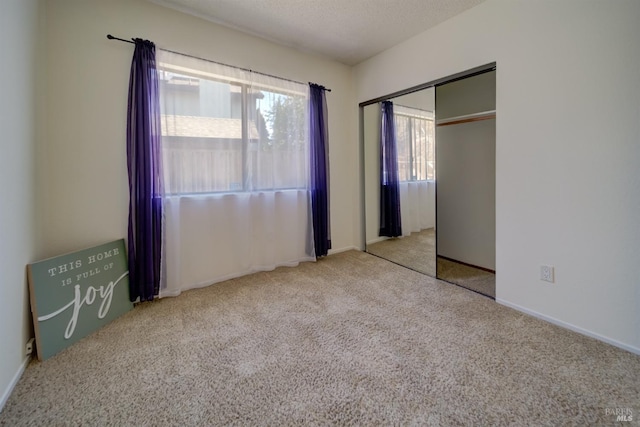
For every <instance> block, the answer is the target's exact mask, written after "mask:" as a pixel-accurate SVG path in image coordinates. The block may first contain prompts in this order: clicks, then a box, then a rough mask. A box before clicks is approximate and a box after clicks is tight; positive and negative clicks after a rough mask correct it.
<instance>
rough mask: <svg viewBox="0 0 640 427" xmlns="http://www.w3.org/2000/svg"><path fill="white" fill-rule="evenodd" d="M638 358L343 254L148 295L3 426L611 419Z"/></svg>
mask: <svg viewBox="0 0 640 427" xmlns="http://www.w3.org/2000/svg"><path fill="white" fill-rule="evenodd" d="M639 402H640V357H639V356H636V355H634V354H631V353H629V352H627V351H624V350H621V349H618V348H616V347H613V346H610V345H608V344H605V343H602V342H600V341H596V340H594V339H591V338H588V337H585V336H582V335H579V334H577V333H574V332H572V331H569V330H566V329H563V328H560V327H557V326H555V325H552V324H550V323H547V322H544V321H541V320H538V319H535V318H533V317H530V316H528V315H525V314H522V313H520V312H517V311H515V310H512V309H510V308H507V307H504V306H501V305H499V304H497V303H496V302H495V301H492V300H491V299H489V298H486V297H483V296H481V295H479V294H477V293H474V292H470V291H468V290H466V289H463V288H460V287H456V286H451V285H450V284H446V283H443V282H440V281H437V280H436V279H433V278H430V277H428V276H425V275H423V274H420V273H416V272H414V271H411V270H409V269H406V268H403V267H400V266H398V265H395V264H393V263H390V262H388V261H385V260H382V259H380V258H378V257H375V256H372V255H369V254H366V253H363V252H357V251H349V252H345V253H341V254H336V255H332V256H329V257H327V258H325V259H322V260H320V261H318V262H316V263H303V264H301V265H300V266H298V267H295V268H278V269H276V270H274V271H270V272H263V273H257V274H254V275H251V276H245V277H242V278H238V279H234V280H230V281H227V282H222V283H218V284H215V285H212V286H209V287H207V288H203V289H197V290H192V291H188V292H185V293H183V294H182V295H181V296H179V297H176V298H165V299H162V300H158V301H155V302H151V303H144V304H141V305H139V306H137V307H136V308H135V309H134V310H132V311H130V312H129V313H127V314H125V315H124V316H122V317H120V318H119V319H117V320H115V321H114V322H112V323H110V324H109V325H107V326H105V327H104V328H102V329H100V330H98V331H96V332H94V333H93V334H91V335H89V336H88V337H86V338H84V339H82V340H81V341H79V342H78V343H76V344H74V345H73V346H71V347H69V348H67V349H65V350H63V351H62V352H61V353H59V354H58V355H56V356H54V357H52V358H51V359H49V360H46V361H44V362H38V361H36V360H33V361H32V362H31V363H30V364H29V366H28V367H27V369H26V371H25V372H24V374H23V376H22V378H21V379H20V381H19V382H18V384H17V385H16V387H15V389H14V392H13V394H12V395H11V396H10V398H9V400H8V401H7V404H6V406H5V408H4V410H3V411H2V413H0V425H7V426H9V425H10V426H23V425H34V426H36V425H37V426H39V425H91V426H96V425H114V426H165V425H170V426H173V425H251V426H255V425H474V426H482V425H491V426H496V425H606V424H614V423H615V415H612V414H611V412H610V411H611V410H612V409H613V408H628V409H631V410H632V411H633V418H634V422H635V420H637V419H638V416H640V414H639V413H638V410H640V404H639Z"/></svg>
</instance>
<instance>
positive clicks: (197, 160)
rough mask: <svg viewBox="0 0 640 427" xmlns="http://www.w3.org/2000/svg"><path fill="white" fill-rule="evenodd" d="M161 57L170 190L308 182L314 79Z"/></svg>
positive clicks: (239, 189) (258, 187)
mask: <svg viewBox="0 0 640 427" xmlns="http://www.w3.org/2000/svg"><path fill="white" fill-rule="evenodd" d="M161 58H162V59H161V60H160V61H159V64H158V69H159V78H160V82H159V84H160V103H161V114H162V146H163V152H162V154H163V166H164V178H165V179H164V180H165V192H166V193H167V194H193V193H213V192H246V191H262V190H276V189H294V188H306V187H307V181H308V167H307V164H308V160H307V159H308V154H307V153H308V131H307V114H306V112H307V100H308V87H307V86H306V85H302V84H298V83H293V82H289V81H286V80H282V79H278V78H274V77H269V76H264V75H261V74H258V73H251V72H249V71H245V70H241V69H237V68H233V67H229V66H224V65H220V64H216V63H209V62H207V61H203V60H197V59H195V58H190V57H183V56H182V55H172V54H168V55H167V54H166V53H165V52H164V51H163V52H162V55H161Z"/></svg>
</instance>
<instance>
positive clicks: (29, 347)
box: [25, 338, 33, 356]
mask: <svg viewBox="0 0 640 427" xmlns="http://www.w3.org/2000/svg"><path fill="white" fill-rule="evenodd" d="M25 352H26V354H27V356H30V355H31V353H33V338H31V339H30V340H29V341H27V345H26V347H25Z"/></svg>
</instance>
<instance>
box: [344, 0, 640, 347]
mask: <svg viewBox="0 0 640 427" xmlns="http://www.w3.org/2000/svg"><path fill="white" fill-rule="evenodd" d="M638 22H640V2H638V1H636V0H617V1H615V2H603V1H595V0H588V1H583V0H563V1H561V2H558V1H551V0H540V1H535V2H533V1H528V0H488V1H487V2H485V3H482V4H480V5H479V6H476V7H474V8H472V9H470V10H468V11H466V12H464V13H463V14H461V15H459V16H457V17H455V18H453V19H451V20H449V21H446V22H444V23H442V24H440V25H439V26H437V27H435V28H433V29H431V30H429V31H427V32H424V33H422V34H420V35H418V36H416V37H414V38H412V39H410V40H408V41H406V42H404V43H402V44H400V45H398V46H395V47H394V48H392V49H390V50H388V51H386V52H383V53H382V54H380V55H378V56H376V57H374V58H371V59H370V60H368V61H366V62H364V63H362V64H360V65H358V66H357V67H356V68H355V70H354V77H355V84H356V97H357V102H362V101H366V100H368V99H372V98H375V97H377V96H382V95H385V94H388V93H392V92H395V91H398V90H401V89H403V88H406V87H410V86H415V85H417V84H420V83H422V82H427V81H431V80H435V79H437V78H441V77H445V76H448V75H451V74H454V73H457V72H460V71H463V70H466V69H470V68H473V67H476V66H479V65H482V64H487V63H490V62H493V61H496V62H497V99H496V103H497V105H496V109H497V111H498V112H499V117H498V119H497V122H496V269H497V277H496V282H497V283H496V294H497V298H498V301H500V302H502V303H504V304H508V305H511V306H515V307H518V308H519V309H521V310H525V311H528V312H530V313H534V314H537V315H540V316H542V317H544V318H547V319H549V320H552V321H557V322H559V323H562V324H564V325H565V326H568V327H572V328H574V329H577V330H580V331H582V332H584V333H587V334H590V335H593V336H597V337H599V338H601V339H604V340H606V341H609V342H612V343H615V344H616V345H619V346H621V347H624V348H627V349H629V350H631V351H634V352H637V353H640V263H639V262H638V253H639V252H640V226H639V225H638V224H639V222H638V212H640V191H639V190H638V189H639V188H640V171H639V169H638V159H640V143H638V140H639V138H640V80H639V79H638V70H639V69H640V49H638V42H637V41H638V40H640V26H639V25H638ZM425 46H428V49H427V50H425ZM423 52H424V53H423ZM541 264H548V265H553V266H555V273H556V283H555V284H548V283H545V282H541V281H540V280H539V276H540V273H539V269H540V265H541Z"/></svg>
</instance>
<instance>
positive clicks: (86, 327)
mask: <svg viewBox="0 0 640 427" xmlns="http://www.w3.org/2000/svg"><path fill="white" fill-rule="evenodd" d="M128 274H129V271H128V268H127V256H126V253H125V248H124V240H123V239H120V240H116V241H114V242H111V243H106V244H104V245H100V246H96V247H94V248H90V249H85V250H82V251H79V252H74V253H71V254H67V255H62V256H59V257H55V258H49V259H46V260H44V261H40V262H36V263H33V264H29V266H28V275H29V291H30V294H31V312H32V314H33V323H34V326H35V332H36V346H37V352H38V358H39V359H40V360H44V359H47V358H49V357H51V356H53V355H54V354H56V353H58V352H59V351H61V350H63V349H64V348H66V347H68V346H70V345H71V344H73V343H74V342H76V341H78V340H79V339H81V338H83V337H85V336H87V335H88V334H90V333H91V332H93V331H95V330H96V329H98V328H100V327H102V326H104V325H106V324H107V323H109V322H111V321H112V320H114V319H116V318H117V317H119V316H121V315H122V314H124V313H126V312H127V311H129V310H131V308H133V303H132V302H130V301H129V276H128Z"/></svg>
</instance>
